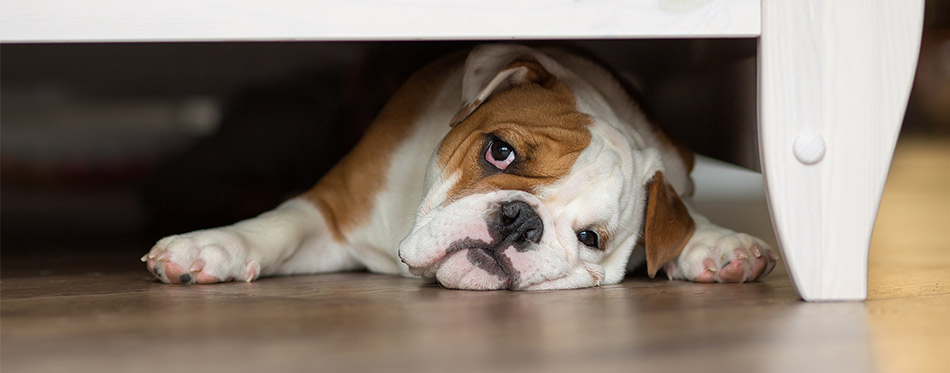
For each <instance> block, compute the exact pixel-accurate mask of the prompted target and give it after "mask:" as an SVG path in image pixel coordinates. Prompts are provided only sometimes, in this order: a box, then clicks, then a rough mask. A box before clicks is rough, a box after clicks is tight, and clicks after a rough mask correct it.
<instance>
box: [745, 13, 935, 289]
mask: <svg viewBox="0 0 950 373" xmlns="http://www.w3.org/2000/svg"><path fill="white" fill-rule="evenodd" d="M762 19H763V29H762V36H761V39H760V42H759V63H760V65H759V79H760V80H759V84H760V86H759V87H760V91H759V94H760V96H759V100H760V101H759V108H760V121H759V151H760V154H761V156H760V159H761V160H762V170H763V174H764V176H765V180H766V189H767V191H768V195H769V205H770V208H771V211H772V221H773V223H774V225H775V228H776V236H777V237H778V240H779V242H780V246H781V248H782V250H783V252H784V255H785V257H786V264H787V266H788V269H789V272H790V273H791V275H792V278H793V279H794V281H795V284H796V287H797V289H798V291H799V293H800V294H801V296H802V297H803V298H804V299H806V300H862V299H865V297H866V296H867V277H866V274H867V252H868V245H869V241H870V238H871V229H872V227H873V225H874V218H875V216H876V214H877V208H878V203H879V201H880V196H881V191H882V190H883V187H884V180H885V177H886V175H887V170H888V166H889V165H890V161H891V153H892V151H893V149H894V144H895V142H896V140H897V134H898V131H899V129H900V123H901V120H902V118H903V114H904V109H905V107H906V104H907V98H908V95H909V94H910V86H911V83H912V80H913V75H914V67H915V65H916V61H917V52H918V49H919V46H920V34H921V29H922V22H923V1H906V0H886V1H876V2H874V3H873V5H871V4H868V3H867V2H865V1H857V0H855V1H832V2H829V1H821V0H809V1H794V2H783V1H765V2H763V15H762ZM802 136H805V137H807V136H815V137H817V138H820V139H822V140H823V141H824V144H825V154H824V157H823V158H822V159H821V160H820V161H818V162H817V163H815V164H810V165H809V164H806V163H809V162H805V163H803V162H801V161H800V160H799V159H797V158H796V156H795V154H794V151H793V144H794V143H795V141H796V139H798V138H799V137H802ZM799 158H800V157H799Z"/></svg>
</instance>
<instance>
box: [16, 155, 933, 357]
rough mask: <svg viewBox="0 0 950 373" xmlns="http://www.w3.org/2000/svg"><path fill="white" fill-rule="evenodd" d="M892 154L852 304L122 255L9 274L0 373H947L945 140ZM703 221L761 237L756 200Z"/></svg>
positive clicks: (725, 206) (778, 294) (42, 264)
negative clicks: (470, 284) (249, 274)
mask: <svg viewBox="0 0 950 373" xmlns="http://www.w3.org/2000/svg"><path fill="white" fill-rule="evenodd" d="M894 157H895V159H894V165H893V167H892V168H891V173H890V177H889V179H888V185H887V189H886V191H885V193H884V198H883V201H882V203H881V210H880V214H879V219H878V223H877V226H876V228H875V235H874V239H873V241H872V243H871V257H870V258H871V259H870V280H869V286H870V293H869V299H868V300H867V301H866V302H865V303H808V302H802V301H801V300H800V299H799V297H798V295H797V294H796V293H795V291H794V289H793V287H792V284H791V282H790V281H789V279H788V277H787V274H786V273H784V272H783V271H782V269H781V268H778V269H777V270H776V271H777V272H776V273H773V274H772V275H771V276H769V277H768V278H767V279H766V280H765V281H763V282H759V283H752V284H741V285H728V284H694V283H687V282H680V281H666V280H648V279H646V278H642V277H633V278H628V279H627V280H625V281H624V282H622V283H620V284H618V285H611V286H604V287H600V288H592V289H581V290H571V291H548V292H510V291H489V292H477V291H458V290H446V289H442V288H439V287H437V286H434V285H431V284H426V283H424V282H422V281H421V280H417V279H406V278H400V277H392V276H383V275H373V274H367V273H346V274H334V275H317V276H300V277H283V278H271V279H263V280H261V281H258V282H255V283H250V284H247V283H229V284H221V285H208V286H172V285H163V284H159V283H155V282H153V281H151V280H150V276H149V274H148V273H147V272H145V270H144V269H141V268H139V267H140V264H141V263H139V262H138V260H137V259H138V258H137V257H138V255H135V254H140V252H139V251H140V250H139V249H140V248H137V247H133V248H129V252H130V253H129V255H127V256H125V257H124V258H123V257H122V255H117V256H116V255H113V256H109V257H100V258H91V257H85V256H81V255H82V254H83V253H82V252H76V253H74V254H72V255H66V256H48V255H47V256H40V255H38V256H37V257H36V259H35V260H32V261H30V260H27V259H29V258H27V257H21V258H12V259H7V260H5V261H4V262H3V263H2V264H3V272H2V276H3V277H2V280H0V315H2V316H0V325H2V327H0V346H2V348H0V370H2V371H3V372H18V373H19V372H63V371H69V372H125V371H135V372H169V371H202V372H224V371H228V372H249V371H261V370H263V371H273V372H294V371H300V372H313V371H321V372H323V371H326V372H335V371H383V370H386V371H397V372H399V371H413V372H443V371H449V370H450V371H453V372H468V371H487V370H495V371H504V372H513V371H519V372H521V371H545V372H567V371H573V372H577V371H590V372H597V371H623V372H629V371H704V372H718V371H722V372H735V371H750V372H802V371H805V372H808V371H815V372H825V371H836V372H837V371H841V372H868V371H880V372H946V371H950V360H948V359H946V357H945V355H946V354H945V349H946V346H947V345H950V318H948V317H947V310H948V309H950V230H947V229H946V227H945V225H946V222H947V221H950V173H947V172H946V171H945V170H947V169H950V140H942V141H935V140H907V139H905V140H902V141H901V144H900V145H899V146H898V148H897V152H896V153H895V156H894ZM940 170H944V171H942V172H941V171H940ZM699 208H701V209H709V208H712V209H714V210H715V211H710V212H709V213H708V215H710V216H715V217H717V221H722V222H726V225H728V226H732V227H735V228H738V229H742V230H746V231H749V232H750V233H754V234H756V235H760V236H763V237H766V240H768V238H767V236H768V231H769V230H771V227H769V226H767V224H766V225H763V224H762V223H763V222H767V221H768V217H767V209H766V208H765V206H764V201H759V202H758V206H752V205H751V204H749V203H745V204H734V203H730V202H729V201H728V200H724V201H711V202H710V203H707V204H704V205H701V206H699ZM727 218H728V219H727ZM13 259H15V260H13Z"/></svg>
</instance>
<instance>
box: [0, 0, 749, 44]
mask: <svg viewBox="0 0 950 373" xmlns="http://www.w3.org/2000/svg"><path fill="white" fill-rule="evenodd" d="M759 22H760V15H759V0H580V1H577V0H398V1H396V0H268V1H259V0H161V1H129V0H0V42H5V43H14V42H16V43H26V42H117V41H231V40H240V41H249V40H271V41H275V40H322V41H330V40H438V39H456V40H461V39H573V38H600V39H605V38H646V37H649V38H663V37H703V36H710V37H755V36H758V35H759V33H760V28H759Z"/></svg>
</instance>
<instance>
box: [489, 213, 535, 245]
mask: <svg viewBox="0 0 950 373" xmlns="http://www.w3.org/2000/svg"><path fill="white" fill-rule="evenodd" d="M492 215H493V218H492V219H491V220H492V221H490V222H489V227H491V232H490V233H491V235H492V238H493V239H494V244H496V245H497V246H498V248H499V249H504V248H506V247H507V246H508V245H514V247H515V249H517V250H518V251H524V250H527V249H528V248H529V243H538V241H540V240H541V234H542V233H544V224H543V222H542V221H541V217H539V216H538V213H537V212H535V211H534V209H533V208H531V205H529V204H527V203H526V202H523V201H509V202H503V203H502V204H501V205H500V206H499V207H498V210H497V211H495V213H494V214H492ZM501 246H504V247H501Z"/></svg>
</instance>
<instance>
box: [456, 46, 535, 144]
mask: <svg viewBox="0 0 950 373" xmlns="http://www.w3.org/2000/svg"><path fill="white" fill-rule="evenodd" d="M471 64H475V63H472V62H471V61H469V62H467V63H466V66H465V69H466V73H465V76H464V77H463V80H462V95H463V97H462V108H460V109H459V111H458V112H456V113H455V116H453V117H452V120H451V121H450V123H449V124H450V125H451V126H453V127H454V126H455V125H456V124H459V123H461V122H462V121H463V120H465V118H468V116H469V115H472V113H473V112H475V110H476V109H478V107H479V106H481V105H482V103H484V102H485V100H487V99H488V97H489V96H491V95H493V94H495V93H498V92H501V91H504V90H506V89H509V88H511V87H513V86H516V85H519V84H525V83H535V84H539V85H542V86H544V85H547V83H548V82H549V81H550V80H551V77H552V76H551V73H549V72H548V71H547V70H546V69H545V68H544V66H541V63H539V62H538V60H537V59H535V58H534V57H532V56H531V55H530V54H524V55H521V56H518V57H517V58H515V59H514V61H511V63H509V64H508V65H507V66H505V67H504V68H502V69H501V70H500V71H498V73H497V74H495V75H493V76H492V75H487V74H485V73H484V71H482V67H479V66H468V65H471ZM469 70H471V71H469ZM489 77H491V80H488V79H487V78H489Z"/></svg>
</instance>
